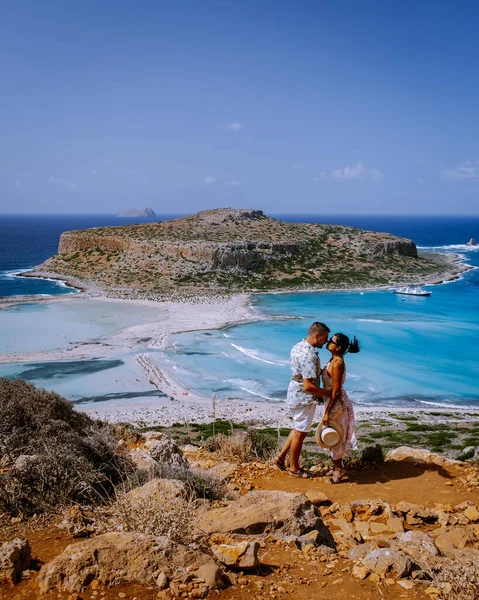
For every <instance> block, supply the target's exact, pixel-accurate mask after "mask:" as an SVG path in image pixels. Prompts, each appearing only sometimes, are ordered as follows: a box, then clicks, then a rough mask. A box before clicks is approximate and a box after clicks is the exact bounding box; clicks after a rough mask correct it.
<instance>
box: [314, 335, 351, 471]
mask: <svg viewBox="0 0 479 600" xmlns="http://www.w3.org/2000/svg"><path fill="white" fill-rule="evenodd" d="M326 349H327V350H329V351H330V352H331V359H330V361H329V362H328V364H327V365H326V366H325V367H324V369H323V370H322V373H321V375H322V378H323V384H324V387H325V388H326V389H329V390H331V396H330V397H329V398H328V399H327V400H326V401H325V408H324V416H323V421H322V423H323V425H328V424H329V421H331V422H336V423H338V424H339V425H340V426H341V427H342V430H343V436H342V438H341V439H340V440H339V442H338V443H337V444H336V445H335V446H333V447H332V448H330V449H329V455H330V456H331V458H332V459H333V465H334V466H333V471H332V477H331V483H339V482H340V481H341V479H342V478H343V477H344V475H345V474H346V471H345V469H344V465H343V458H344V457H345V456H346V455H347V454H348V452H349V451H350V450H351V449H355V448H356V436H355V430H356V419H355V418H354V411H353V405H352V403H351V400H350V399H349V398H348V395H347V394H346V392H345V391H344V389H343V384H344V380H345V379H346V364H345V362H344V355H345V354H346V353H347V352H351V353H356V352H359V344H358V342H357V340H356V338H354V340H353V341H352V342H350V341H349V338H348V337H347V336H346V335H344V334H343V333H335V334H334V335H333V336H331V338H330V339H329V340H328V342H327V345H326ZM332 424H333V423H332Z"/></svg>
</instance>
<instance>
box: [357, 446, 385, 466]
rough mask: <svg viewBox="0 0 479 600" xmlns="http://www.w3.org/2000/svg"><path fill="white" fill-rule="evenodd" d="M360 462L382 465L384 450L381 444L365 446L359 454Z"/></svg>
mask: <svg viewBox="0 0 479 600" xmlns="http://www.w3.org/2000/svg"><path fill="white" fill-rule="evenodd" d="M361 460H362V461H363V462H367V463H372V462H374V463H382V462H384V450H383V447H382V446H381V444H375V445H374V446H366V447H365V448H363V450H362V452H361Z"/></svg>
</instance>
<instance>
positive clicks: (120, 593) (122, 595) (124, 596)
mask: <svg viewBox="0 0 479 600" xmlns="http://www.w3.org/2000/svg"><path fill="white" fill-rule="evenodd" d="M118 598H126V594H125V592H118Z"/></svg>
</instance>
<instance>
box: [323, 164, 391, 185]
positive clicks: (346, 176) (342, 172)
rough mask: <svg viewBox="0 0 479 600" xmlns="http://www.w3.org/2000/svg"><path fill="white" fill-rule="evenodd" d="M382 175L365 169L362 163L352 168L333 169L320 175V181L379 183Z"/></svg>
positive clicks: (376, 170) (373, 170)
mask: <svg viewBox="0 0 479 600" xmlns="http://www.w3.org/2000/svg"><path fill="white" fill-rule="evenodd" d="M383 177H384V175H383V174H382V173H381V171H379V170H378V169H367V168H366V167H365V166H364V165H363V163H360V162H359V163H358V164H357V165H355V166H354V167H343V168H342V169H334V170H333V171H331V173H329V175H328V174H327V173H321V177H320V178H321V179H323V180H324V179H327V180H330V181H350V180H353V179H370V180H371V181H379V180H381V179H383Z"/></svg>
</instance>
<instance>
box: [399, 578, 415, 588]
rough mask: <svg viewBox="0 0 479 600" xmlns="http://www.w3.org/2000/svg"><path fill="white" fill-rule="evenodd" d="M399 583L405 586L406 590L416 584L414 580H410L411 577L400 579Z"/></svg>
mask: <svg viewBox="0 0 479 600" xmlns="http://www.w3.org/2000/svg"><path fill="white" fill-rule="evenodd" d="M397 584H398V585H400V586H401V587H403V588H404V589H405V590H410V589H412V588H413V587H414V586H415V583H414V581H410V580H409V579H399V581H398V582H397Z"/></svg>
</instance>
